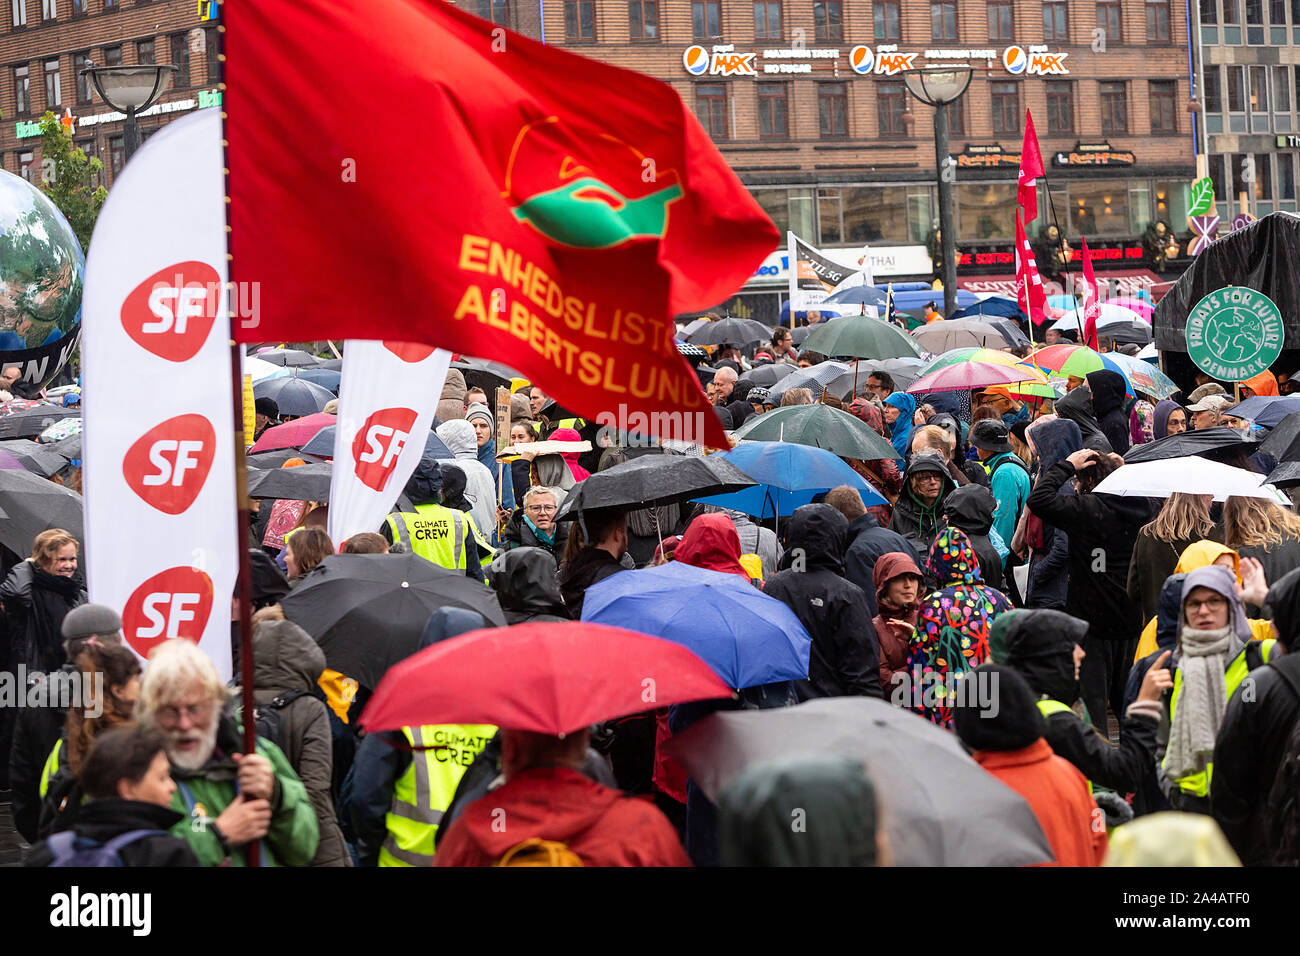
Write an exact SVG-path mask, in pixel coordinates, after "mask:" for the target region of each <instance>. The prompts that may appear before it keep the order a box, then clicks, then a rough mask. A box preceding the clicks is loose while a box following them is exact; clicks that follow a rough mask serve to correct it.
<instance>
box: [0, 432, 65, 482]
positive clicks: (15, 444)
mask: <svg viewBox="0 0 1300 956" xmlns="http://www.w3.org/2000/svg"><path fill="white" fill-rule="evenodd" d="M72 437H73V438H76V439H77V440H80V439H81V436H80V435H73V436H72ZM71 440H72V439H71V438H69V439H65V441H71ZM61 444H63V443H62V442H56V443H55V445H42V444H41V443H40V442H34V441H32V440H31V439H30V438H13V439H10V440H9V441H0V449H3V450H4V451H7V452H9V454H11V455H13V456H14V457H15V458H17V459H18V464H20V465H22V466H23V467H24V468H26V469H27V470H28V471H30V472H31V473H32V474H35V475H40V476H41V477H42V478H48V477H50V476H51V475H56V474H58V473H59V472H60V471H62V470H63V469H64V468H67V467H68V459H67V458H64V457H63V456H62V455H60V454H59V453H58V452H56V451H55V447H56V445H61Z"/></svg>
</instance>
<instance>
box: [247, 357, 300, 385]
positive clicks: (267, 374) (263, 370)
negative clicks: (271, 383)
mask: <svg viewBox="0 0 1300 956" xmlns="http://www.w3.org/2000/svg"><path fill="white" fill-rule="evenodd" d="M244 374H245V375H251V376H253V384H254V385H256V384H258V383H259V382H265V381H267V380H268V379H272V378H283V377H284V376H286V375H292V374H293V373H292V372H291V371H290V370H289V369H287V368H285V367H284V366H283V365H272V364H271V363H270V362H264V361H262V360H261V359H259V358H253V357H252V356H248V355H246V356H244Z"/></svg>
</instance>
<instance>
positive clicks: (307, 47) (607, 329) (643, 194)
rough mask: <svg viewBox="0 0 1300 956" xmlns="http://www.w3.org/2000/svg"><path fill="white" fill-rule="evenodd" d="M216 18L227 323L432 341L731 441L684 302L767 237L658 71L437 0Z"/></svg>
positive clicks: (722, 283)
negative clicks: (681, 348)
mask: <svg viewBox="0 0 1300 956" xmlns="http://www.w3.org/2000/svg"><path fill="white" fill-rule="evenodd" d="M225 19H226V31H227V32H226V51H225V52H226V56H227V62H226V67H227V73H226V93H225V103H224V108H225V110H226V112H227V114H228V119H227V121H226V138H227V140H228V143H229V145H228V147H227V165H228V166H229V170H230V172H229V180H228V181H229V192H230V207H229V222H230V226H231V231H230V252H231V280H232V281H233V282H235V283H237V286H236V287H237V288H240V289H242V288H244V287H245V286H250V288H252V289H256V290H257V292H258V298H256V299H253V298H252V297H251V296H250V300H251V301H253V302H256V304H257V306H258V308H257V309H256V312H257V314H256V315H247V316H236V318H235V320H234V321H232V326H233V328H232V332H233V333H234V335H235V338H236V339H238V340H239V341H241V342H270V341H303V340H313V339H326V338H330V339H348V338H366V339H380V338H382V339H389V340H396V341H403V342H423V343H427V344H430V345H438V346H441V347H443V348H446V349H449V350H451V351H455V352H463V353H467V354H470V355H477V356H481V357H485V358H490V359H494V360H497V361H501V362H504V363H506V364H508V365H511V366H514V367H515V368H517V369H519V370H520V371H521V372H523V373H524V374H525V375H527V376H528V377H529V378H531V379H532V380H533V381H534V382H536V383H537V384H538V385H539V386H540V387H541V388H542V389H544V390H545V391H546V393H547V394H548V395H550V396H552V397H554V398H555V399H556V400H557V402H558V403H559V404H560V405H562V406H565V407H567V408H569V409H571V410H572V411H574V412H576V413H578V414H581V415H584V416H587V417H589V418H597V417H598V413H603V414H599V419H600V420H601V422H602V423H607V420H606V417H605V415H606V414H607V415H608V416H609V420H621V421H625V422H629V423H636V422H638V421H639V420H640V419H641V418H642V415H643V414H644V415H645V416H646V419H647V420H646V424H645V425H644V426H643V427H641V428H638V429H637V430H638V431H649V432H651V433H653V434H656V435H665V434H666V435H669V436H670V437H671V436H672V435H673V434H676V435H677V437H681V436H682V433H683V432H684V431H689V430H690V429H692V428H694V429H695V430H694V437H695V440H697V441H698V440H700V439H701V436H700V434H699V426H702V427H703V429H704V435H703V436H702V438H703V440H704V441H705V442H706V443H707V444H710V445H714V446H722V447H726V445H727V443H726V442H725V441H724V436H723V434H722V430H721V427H720V426H719V423H718V420H717V416H715V415H714V414H713V413H712V411H711V409H710V408H709V406H708V400H707V399H706V398H705V396H704V393H703V391H702V390H701V388H700V385H699V381H698V379H697V378H696V376H695V373H694V371H693V370H692V368H691V366H690V365H689V364H688V363H687V362H686V361H685V360H684V359H683V358H682V357H681V356H680V355H679V354H678V352H677V350H676V348H675V346H674V344H673V338H674V333H675V329H674V324H673V317H674V316H675V315H677V314H679V313H682V312H687V311H694V310H698V309H703V308H707V307H710V306H713V305H716V304H717V303H719V302H722V301H724V300H726V299H727V297H729V296H730V295H731V294H732V293H734V292H735V291H736V290H737V289H739V288H740V287H741V286H742V285H743V284H744V282H745V280H746V279H748V278H749V277H750V275H752V274H753V271H754V269H755V268H757V266H758V265H759V263H760V262H761V261H762V259H763V258H764V256H766V255H767V254H768V253H770V252H771V251H772V250H773V249H775V248H776V245H777V241H778V238H779V236H778V233H777V231H776V228H775V227H774V226H773V225H772V223H771V220H770V219H769V218H768V217H767V216H766V215H765V214H764V213H763V211H762V210H761V208H760V207H759V206H758V204H757V202H755V200H754V199H753V197H752V196H751V195H750V194H749V193H748V191H747V190H746V189H745V188H744V187H743V186H742V185H741V183H740V181H739V180H738V179H737V178H736V176H735V175H734V174H733V173H732V172H731V169H730V168H729V167H728V166H727V163H726V161H725V160H724V159H723V158H722V155H721V154H720V153H719V152H718V150H717V148H716V147H715V146H714V145H713V143H712V142H711V141H710V139H709V137H708V135H707V134H706V133H705V132H704V130H703V128H702V127H701V126H700V124H699V122H698V121H697V120H696V119H695V117H694V115H693V114H692V113H691V111H690V110H689V109H687V108H686V107H685V106H684V105H683V103H682V101H681V99H680V98H679V97H678V95H677V93H676V92H675V91H674V90H673V89H672V88H671V87H670V86H668V84H666V83H663V82H660V81H659V80H655V79H653V78H651V77H648V76H645V75H643V74H641V73H635V72H632V71H630V70H623V69H619V68H617V67H613V66H609V65H607V64H604V63H601V62H598V61H596V60H590V59H587V58H585V57H581V56H577V55H575V54H572V53H568V52H565V51H563V50H559V49H556V48H554V47H548V46H544V45H543V44H540V43H537V42H534V41H532V40H529V39H527V38H526V37H523V36H519V35H516V34H514V33H508V32H506V31H504V30H501V29H499V28H496V27H494V26H493V24H491V23H489V22H487V21H485V20H481V19H479V18H477V17H474V16H472V15H470V14H468V13H465V12H463V11H461V10H458V9H457V8H456V7H454V6H452V5H451V4H448V3H435V2H430V0H384V2H383V3H376V2H374V0H330V2H328V3H326V2H324V0H258V2H257V3H237V4H231V5H230V6H229V8H228V9H227V10H226V12H225ZM348 63H351V64H365V68H364V69H361V68H356V69H352V68H347V69H345V68H343V67H342V64H348ZM394 110H398V111H405V112H404V114H403V115H404V118H403V119H401V120H400V121H397V122H394V121H393V116H394V115H395V114H393V111H394ZM623 411H626V412H627V415H626V416H625V417H623V418H621V419H620V418H619V414H620V412H623ZM665 412H670V413H673V414H672V415H670V416H667V417H666V416H665V415H664V414H663V413H665ZM677 422H681V423H683V426H684V427H678V425H677V424H676V423H677Z"/></svg>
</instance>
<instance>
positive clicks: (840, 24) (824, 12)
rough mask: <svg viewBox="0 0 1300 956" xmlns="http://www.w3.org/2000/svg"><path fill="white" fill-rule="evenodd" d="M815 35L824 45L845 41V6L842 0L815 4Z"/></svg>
mask: <svg viewBox="0 0 1300 956" xmlns="http://www.w3.org/2000/svg"><path fill="white" fill-rule="evenodd" d="M813 33H814V34H815V35H816V37H817V39H818V40H819V41H821V42H823V43H825V42H830V41H832V40H843V39H844V4H843V3H842V2H840V0H826V2H817V3H814V4H813Z"/></svg>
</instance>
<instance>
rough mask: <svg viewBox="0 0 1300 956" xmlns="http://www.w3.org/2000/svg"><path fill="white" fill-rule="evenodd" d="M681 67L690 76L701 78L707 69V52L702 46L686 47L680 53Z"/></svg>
mask: <svg viewBox="0 0 1300 956" xmlns="http://www.w3.org/2000/svg"><path fill="white" fill-rule="evenodd" d="M682 66H684V67H686V72H687V73H689V74H690V75H691V76H703V75H704V74H705V73H706V72H708V69H709V51H708V50H706V49H704V47H702V46H688V47H687V48H686V50H685V52H684V53H682Z"/></svg>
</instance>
